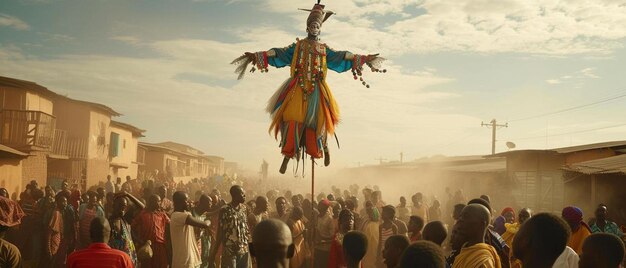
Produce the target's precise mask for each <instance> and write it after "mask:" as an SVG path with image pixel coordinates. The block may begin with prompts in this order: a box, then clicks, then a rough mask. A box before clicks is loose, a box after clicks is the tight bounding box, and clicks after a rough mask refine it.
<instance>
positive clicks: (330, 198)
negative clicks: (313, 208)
mask: <svg viewBox="0 0 626 268" xmlns="http://www.w3.org/2000/svg"><path fill="white" fill-rule="evenodd" d="M326 199H328V201H335V195H334V194H333V193H330V194H328V195H327V196H326Z"/></svg>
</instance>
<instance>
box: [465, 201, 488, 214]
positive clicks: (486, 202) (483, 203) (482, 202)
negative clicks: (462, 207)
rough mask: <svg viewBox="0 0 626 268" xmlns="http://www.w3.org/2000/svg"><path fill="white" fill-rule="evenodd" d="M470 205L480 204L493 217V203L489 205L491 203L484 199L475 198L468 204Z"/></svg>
mask: <svg viewBox="0 0 626 268" xmlns="http://www.w3.org/2000/svg"><path fill="white" fill-rule="evenodd" d="M467 204H468V205H470V204H479V205H483V206H484V207H486V208H487V210H488V211H489V215H490V217H491V211H492V210H491V203H489V201H487V200H485V199H482V198H474V199H472V200H470V201H468V202H467Z"/></svg>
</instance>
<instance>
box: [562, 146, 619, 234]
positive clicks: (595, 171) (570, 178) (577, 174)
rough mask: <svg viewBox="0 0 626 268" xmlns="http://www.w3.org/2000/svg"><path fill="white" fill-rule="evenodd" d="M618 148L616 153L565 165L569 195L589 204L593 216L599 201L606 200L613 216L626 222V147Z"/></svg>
mask: <svg viewBox="0 0 626 268" xmlns="http://www.w3.org/2000/svg"><path fill="white" fill-rule="evenodd" d="M615 152H617V153H618V154H617V155H615V156H611V157H607V158H600V159H595V160H590V161H584V162H577V163H573V164H567V165H565V167H563V170H565V173H564V174H565V176H564V178H565V181H566V185H567V187H566V192H567V193H569V194H568V195H566V197H569V198H568V199H569V200H568V201H569V202H572V201H576V202H577V203H578V204H586V207H587V210H584V211H586V212H587V214H586V216H592V212H593V209H594V208H595V206H596V205H598V204H600V203H602V204H605V205H607V207H608V208H609V217H610V218H611V219H612V220H614V221H616V222H618V223H622V224H626V195H625V194H624V189H626V150H623V149H622V150H619V149H618V150H615Z"/></svg>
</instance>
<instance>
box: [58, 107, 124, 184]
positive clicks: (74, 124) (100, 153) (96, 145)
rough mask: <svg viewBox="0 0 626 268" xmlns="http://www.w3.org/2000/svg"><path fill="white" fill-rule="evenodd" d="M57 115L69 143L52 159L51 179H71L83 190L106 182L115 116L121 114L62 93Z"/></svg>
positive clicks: (60, 127) (59, 124)
mask: <svg viewBox="0 0 626 268" xmlns="http://www.w3.org/2000/svg"><path fill="white" fill-rule="evenodd" d="M54 102H55V106H54V114H55V115H56V116H57V127H58V128H59V129H61V130H62V131H63V135H62V136H64V137H62V139H65V140H66V142H65V144H66V146H65V148H64V150H62V152H61V153H60V155H61V156H64V157H58V158H57V159H55V161H53V162H51V164H52V165H50V168H49V174H48V180H49V181H50V183H51V184H52V185H57V184H58V183H60V181H61V180H63V179H67V180H69V181H70V182H71V183H72V184H78V185H79V186H80V189H83V190H86V189H87V187H89V186H92V185H95V184H98V182H99V181H105V180H106V177H107V175H109V171H110V164H109V163H110V159H109V156H110V150H111V148H110V142H111V134H110V132H111V130H110V126H111V118H112V117H114V116H120V115H121V114H120V113H118V112H116V111H115V110H113V109H111V108H110V107H108V106H106V105H102V104H99V103H93V102H87V101H80V100H74V99H70V98H68V97H63V96H58V97H57V98H56V99H55V101H54Z"/></svg>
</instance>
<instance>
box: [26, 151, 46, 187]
mask: <svg viewBox="0 0 626 268" xmlns="http://www.w3.org/2000/svg"><path fill="white" fill-rule="evenodd" d="M30 154H31V155H29V156H28V157H27V158H25V159H24V160H22V185H26V184H28V183H29V182H30V181H31V180H36V181H37V182H38V183H39V185H46V184H47V183H48V158H47V154H46V153H45V152H38V151H33V152H30Z"/></svg>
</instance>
